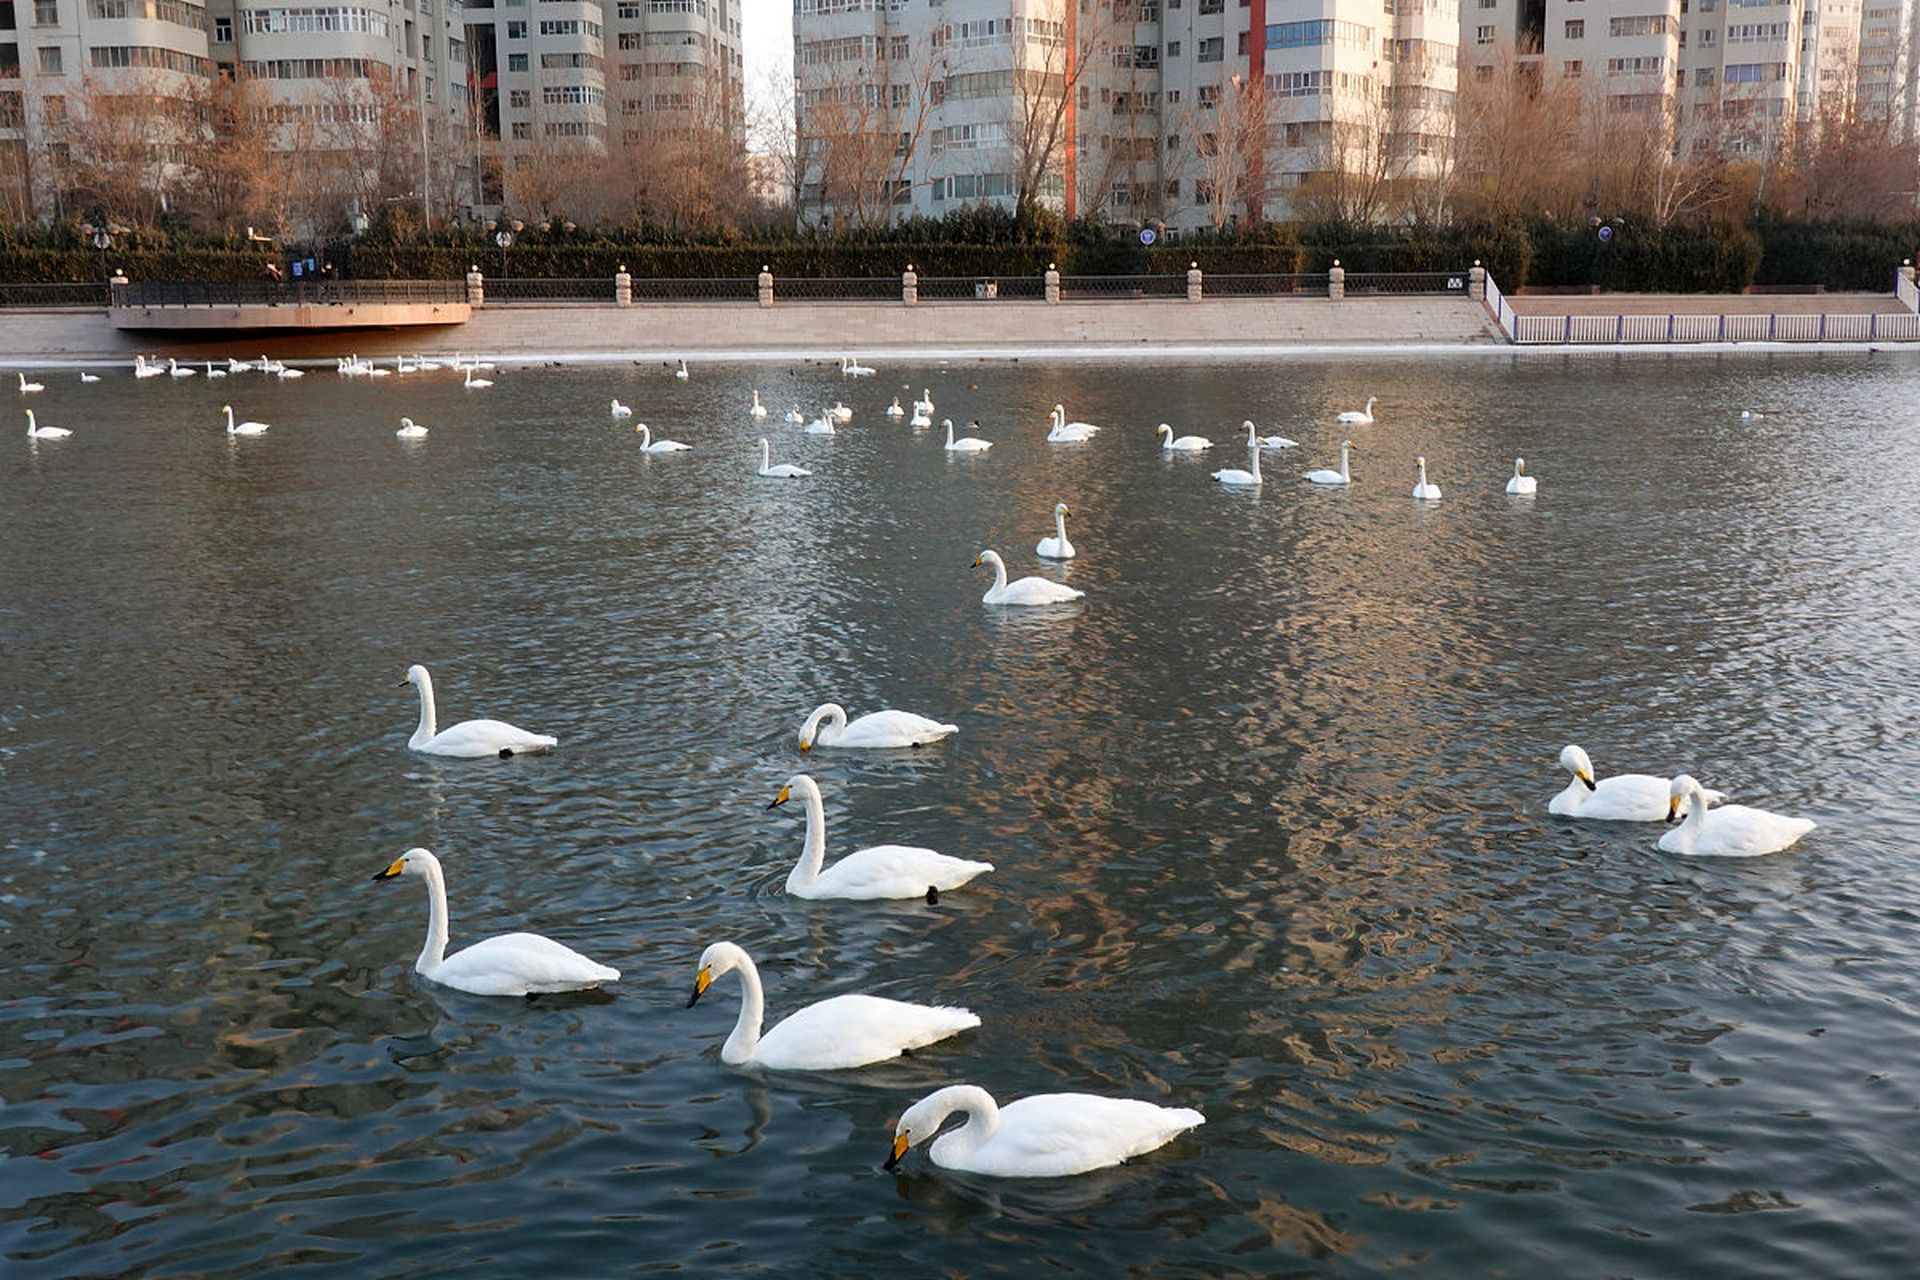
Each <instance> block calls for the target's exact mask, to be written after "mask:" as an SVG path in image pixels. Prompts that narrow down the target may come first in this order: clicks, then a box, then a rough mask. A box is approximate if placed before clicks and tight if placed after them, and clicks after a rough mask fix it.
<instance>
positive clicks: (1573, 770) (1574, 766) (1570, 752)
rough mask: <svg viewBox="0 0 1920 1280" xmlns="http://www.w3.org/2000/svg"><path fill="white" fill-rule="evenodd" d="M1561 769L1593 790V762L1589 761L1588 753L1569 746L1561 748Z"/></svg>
mask: <svg viewBox="0 0 1920 1280" xmlns="http://www.w3.org/2000/svg"><path fill="white" fill-rule="evenodd" d="M1560 767H1561V768H1562V769H1565V770H1566V771H1567V772H1568V773H1570V774H1572V775H1573V776H1574V777H1576V778H1578V779H1580V781H1582V782H1584V783H1586V784H1587V790H1589V791H1591V790H1593V761H1591V760H1589V759H1587V753H1586V752H1584V751H1582V750H1581V749H1580V748H1578V747H1576V746H1573V745H1572V744H1568V745H1567V746H1564V747H1562V748H1560Z"/></svg>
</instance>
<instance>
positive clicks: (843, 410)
mask: <svg viewBox="0 0 1920 1280" xmlns="http://www.w3.org/2000/svg"><path fill="white" fill-rule="evenodd" d="M827 416H828V417H830V418H832V419H833V420H834V421H835V422H837V423H839V424H840V425H841V426H845V425H846V424H847V423H849V422H852V421H853V410H852V409H849V408H848V407H847V406H846V405H844V404H841V403H840V402H839V401H838V400H835V401H834V402H833V408H831V409H829V410H827Z"/></svg>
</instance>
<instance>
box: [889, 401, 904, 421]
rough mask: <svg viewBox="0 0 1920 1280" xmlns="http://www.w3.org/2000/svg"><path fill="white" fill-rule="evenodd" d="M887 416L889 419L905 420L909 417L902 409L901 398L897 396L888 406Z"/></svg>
mask: <svg viewBox="0 0 1920 1280" xmlns="http://www.w3.org/2000/svg"><path fill="white" fill-rule="evenodd" d="M887 416H888V417H889V418H904V417H906V416H907V411H906V410H905V409H902V408H901V407H900V397H899V396H895V397H894V398H893V403H892V404H890V405H888V406H887Z"/></svg>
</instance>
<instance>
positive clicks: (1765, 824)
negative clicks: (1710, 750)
mask: <svg viewBox="0 0 1920 1280" xmlns="http://www.w3.org/2000/svg"><path fill="white" fill-rule="evenodd" d="M1706 794H1707V793H1706V789H1705V788H1704V787H1702V786H1701V785H1700V784H1699V783H1698V782H1696V781H1694V779H1693V778H1692V777H1691V776H1690V775H1688V774H1684V773H1683V774H1681V775H1680V776H1679V777H1677V778H1675V779H1674V780H1673V785H1672V787H1671V789H1670V791H1669V796H1668V800H1667V821H1668V822H1672V821H1674V820H1675V819H1676V818H1678V817H1679V813H1680V808H1681V805H1682V803H1683V802H1684V803H1685V804H1687V805H1688V806H1689V812H1688V813H1687V818H1686V821H1685V822H1682V823H1681V824H1680V825H1679V826H1678V827H1675V828H1674V829H1673V830H1671V831H1669V832H1667V833H1666V834H1665V835H1663V836H1661V837H1660V851H1661V852H1662V853H1680V854H1691V855H1693V856H1695V857H1702V858H1756V857H1759V856H1760V855H1762V854H1767V853H1778V852H1780V851H1781V850H1782V849H1786V848H1790V847H1791V846H1792V845H1793V844H1794V842H1795V841H1797V840H1799V839H1800V837H1801V836H1803V835H1805V834H1807V832H1809V831H1811V830H1813V828H1814V823H1813V821H1812V820H1811V819H1808V818H1789V817H1787V816H1785V815H1784V814H1778V813H1768V812H1767V811H1766V810H1765V809H1753V808H1749V807H1748V806H1746V805H1744V804H1723V805H1721V806H1720V807H1719V808H1717V809H1710V808H1708V807H1707V801H1706Z"/></svg>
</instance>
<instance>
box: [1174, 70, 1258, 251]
mask: <svg viewBox="0 0 1920 1280" xmlns="http://www.w3.org/2000/svg"><path fill="white" fill-rule="evenodd" d="M1177 118H1178V119H1179V121H1180V127H1181V129H1182V130H1183V131H1184V132H1185V133H1186V135H1187V149H1186V155H1187V157H1188V163H1189V164H1190V165H1191V166H1192V168H1193V170H1194V197H1195V199H1196V200H1197V201H1198V202H1199V203H1200V204H1202V205H1204V206H1205V208H1206V210H1207V219H1208V221H1210V222H1211V223H1212V224H1213V229H1214V230H1215V231H1218V230H1220V229H1221V228H1222V227H1224V226H1226V225H1227V222H1228V221H1229V220H1230V219H1232V218H1233V217H1235V216H1236V215H1237V214H1239V213H1241V212H1243V211H1244V212H1246V213H1247V214H1248V215H1249V216H1251V215H1252V214H1253V213H1254V212H1255V211H1256V210H1257V208H1258V206H1259V204H1260V202H1261V199H1262V197H1263V196H1264V194H1265V193H1264V192H1263V191H1262V190H1261V189H1260V184H1261V182H1262V180H1263V175H1264V173H1265V172H1266V167H1265V165H1264V164H1263V160H1264V157H1265V152H1266V147H1267V94H1266V89H1265V87H1264V86H1262V85H1261V84H1259V83H1258V82H1246V81H1243V80H1242V79H1241V77H1239V76H1237V75H1236V76H1234V77H1233V78H1232V79H1231V80H1229V81H1228V83H1226V84H1225V85H1222V86H1220V91H1219V93H1218V94H1217V95H1214V94H1208V95H1206V96H1205V97H1204V98H1202V99H1201V100H1199V101H1197V102H1193V103H1190V104H1184V105H1183V106H1182V107H1181V110H1180V113H1179V116H1178V117H1177Z"/></svg>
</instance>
